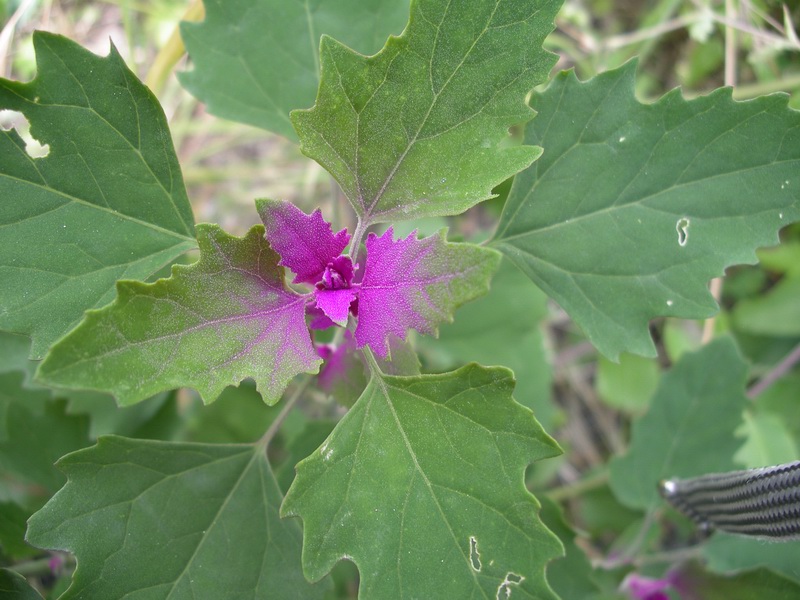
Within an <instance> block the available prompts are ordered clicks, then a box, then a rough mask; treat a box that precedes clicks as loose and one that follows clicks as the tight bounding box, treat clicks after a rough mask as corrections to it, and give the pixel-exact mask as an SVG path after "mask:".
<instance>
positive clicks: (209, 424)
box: [186, 380, 281, 444]
mask: <svg viewBox="0 0 800 600" xmlns="http://www.w3.org/2000/svg"><path fill="white" fill-rule="evenodd" d="M280 410H281V409H280V408H278V407H273V406H266V405H265V404H264V401H263V400H262V399H261V396H260V395H259V393H258V392H257V391H256V386H255V385H254V384H253V382H252V381H249V380H245V381H243V382H242V383H241V385H240V386H239V387H228V388H225V390H224V391H223V392H222V394H220V397H219V398H217V399H216V400H215V401H214V404H212V405H211V406H200V407H199V410H197V411H196V412H195V413H194V415H193V416H192V417H191V418H190V419H189V422H188V423H187V425H186V429H187V432H186V439H187V440H188V441H192V442H204V443H208V444H240V443H250V442H255V441H258V439H259V438H260V437H261V436H262V435H264V432H265V431H266V430H267V428H268V427H269V426H270V423H272V421H273V420H274V419H275V417H276V416H277V414H278V413H279V412H280Z"/></svg>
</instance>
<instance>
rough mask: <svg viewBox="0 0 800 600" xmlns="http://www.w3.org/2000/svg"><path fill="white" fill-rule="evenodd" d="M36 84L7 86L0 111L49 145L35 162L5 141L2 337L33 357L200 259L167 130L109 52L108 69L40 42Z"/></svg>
mask: <svg viewBox="0 0 800 600" xmlns="http://www.w3.org/2000/svg"><path fill="white" fill-rule="evenodd" d="M33 40H34V47H35V49H36V60H37V67H38V74H37V76H36V78H35V79H34V80H33V81H31V82H30V83H18V82H13V81H8V80H5V79H0V109H10V110H15V111H19V112H22V113H23V114H24V115H25V116H26V117H27V119H28V121H29V122H30V124H31V134H32V135H33V137H34V138H36V139H37V140H39V141H40V142H41V143H44V144H48V145H49V147H50V152H49V154H48V155H47V156H46V157H43V158H31V157H30V156H29V155H28V154H27V152H26V150H25V143H24V142H23V141H22V139H21V138H20V137H19V135H18V134H17V132H16V131H15V130H10V131H4V130H0V281H2V282H3V285H2V286H0V329H5V330H8V331H15V332H19V333H24V334H27V335H30V336H31V337H32V338H33V347H32V349H31V355H32V357H35V358H41V357H42V356H43V355H44V353H45V351H46V349H47V348H48V347H49V346H50V345H51V344H52V343H53V342H54V341H55V340H57V339H58V338H60V337H61V336H62V335H63V334H65V333H66V332H67V331H69V330H70V329H71V328H72V327H74V326H75V325H76V324H77V323H78V321H79V320H80V318H81V316H82V314H83V312H84V311H85V310H86V309H89V308H92V307H99V306H103V305H104V304H107V303H108V302H110V301H111V300H112V299H113V297H114V284H115V282H116V281H117V280H118V279H121V278H130V279H145V278H147V277H148V276H149V275H151V274H152V273H154V272H156V271H157V270H158V269H160V268H161V267H163V266H164V265H166V264H168V263H170V262H171V261H172V260H174V259H175V258H176V257H177V256H179V255H181V254H183V253H184V252H186V251H187V250H188V249H190V248H193V247H195V245H196V243H195V239H194V221H193V217H192V212H191V208H190V206H189V201H188V199H187V197H186V190H185V188H184V184H183V176H182V175H181V171H180V167H179V165H178V161H177V157H176V156H175V150H174V148H173V146H172V140H171V138H170V133H169V129H168V128H167V122H166V118H165V117H164V113H163V111H162V110H161V107H160V106H159V104H158V102H157V100H156V99H155V97H154V96H153V95H152V93H150V91H149V90H148V89H147V88H146V87H145V86H144V85H142V84H141V83H140V82H139V81H138V80H137V79H136V77H135V76H134V75H133V73H131V72H130V71H129V70H128V68H127V67H126V66H125V63H124V62H123V60H122V58H121V57H120V56H119V54H118V53H117V51H116V50H115V49H114V48H113V47H112V49H111V53H110V54H109V55H108V56H107V57H104V58H101V57H98V56H95V55H94V54H91V53H90V52H89V51H87V50H85V49H83V48H81V47H80V46H78V45H77V44H75V43H74V42H71V41H69V40H67V39H66V38H63V37H60V36H57V35H52V34H49V33H42V32H38V33H36V34H34V38H33Z"/></svg>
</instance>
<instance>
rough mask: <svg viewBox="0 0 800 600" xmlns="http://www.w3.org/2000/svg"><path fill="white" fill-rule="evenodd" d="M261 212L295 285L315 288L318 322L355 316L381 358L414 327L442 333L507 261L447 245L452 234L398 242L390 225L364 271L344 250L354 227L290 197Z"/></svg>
mask: <svg viewBox="0 0 800 600" xmlns="http://www.w3.org/2000/svg"><path fill="white" fill-rule="evenodd" d="M258 211H259V214H260V215H261V219H262V220H263V221H264V226H265V228H266V238H267V241H268V242H269V245H270V246H271V247H272V249H273V250H275V251H276V252H277V253H278V254H279V255H280V257H281V260H280V263H279V264H280V265H282V266H284V267H287V268H289V269H291V271H292V272H293V273H294V274H295V278H294V280H293V283H305V284H310V285H312V286H314V287H313V290H312V291H311V292H309V293H308V303H307V304H306V311H307V314H308V315H309V316H310V317H311V323H310V327H311V328H312V329H325V328H327V327H330V326H332V325H334V324H336V325H339V326H342V327H344V326H346V325H347V322H348V319H349V317H350V315H353V316H354V317H357V318H358V324H357V326H356V328H355V332H354V334H353V335H354V337H355V346H356V347H357V348H363V347H365V346H369V347H370V348H371V349H372V351H373V352H375V354H376V355H378V356H379V357H381V358H386V357H387V356H388V354H389V348H388V344H387V339H388V337H389V336H390V335H395V336H397V337H398V338H399V339H401V340H402V339H405V337H406V333H407V331H408V330H409V329H415V330H417V331H418V332H420V333H423V334H433V335H435V334H436V331H437V326H438V324H439V323H441V322H442V321H451V320H452V313H453V311H454V310H455V308H456V307H457V306H459V305H460V304H463V303H464V302H467V301H469V300H472V299H473V298H475V297H477V296H480V295H482V294H484V293H486V291H488V288H489V280H490V278H491V276H492V274H493V273H494V271H495V269H496V268H497V266H498V264H499V261H500V256H499V254H498V253H497V252H496V251H494V250H489V249H487V248H480V247H478V246H473V245H470V244H450V243H447V242H446V240H445V237H444V231H442V232H440V233H439V234H438V235H432V236H430V237H427V238H424V239H421V240H418V239H417V238H416V233H412V234H411V235H409V236H408V237H405V238H401V239H399V240H395V239H394V232H393V229H392V228H391V227H389V228H388V229H387V230H386V232H385V233H384V234H383V235H381V236H376V235H375V234H372V233H371V234H370V235H369V237H368V238H367V240H366V244H365V245H366V250H367V256H366V260H365V263H364V269H363V272H362V271H360V270H359V265H358V264H354V263H353V258H351V256H348V255H346V254H342V253H343V252H344V250H345V248H347V245H348V244H349V243H350V235H349V234H348V233H347V230H345V229H343V230H341V231H339V232H338V233H334V232H333V228H332V227H331V225H330V223H328V222H327V221H325V219H324V218H323V217H322V213H321V212H320V210H319V209H317V210H315V211H314V212H313V213H312V214H310V215H307V214H305V213H304V212H303V211H301V210H300V209H298V208H297V207H296V206H294V205H293V204H290V203H288V202H281V201H277V200H259V201H258ZM350 253H351V255H353V254H354V250H353V249H351V252H350Z"/></svg>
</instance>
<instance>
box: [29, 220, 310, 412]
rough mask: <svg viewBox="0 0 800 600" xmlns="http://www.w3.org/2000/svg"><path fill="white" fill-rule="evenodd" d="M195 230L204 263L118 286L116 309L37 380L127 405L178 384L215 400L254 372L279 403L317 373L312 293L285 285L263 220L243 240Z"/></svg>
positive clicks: (90, 325) (93, 323)
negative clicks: (309, 312) (300, 378)
mask: <svg viewBox="0 0 800 600" xmlns="http://www.w3.org/2000/svg"><path fill="white" fill-rule="evenodd" d="M197 234H198V244H199V246H200V253H201V257H200V260H199V261H198V262H197V263H195V264H193V265H190V266H183V265H176V266H175V267H173V271H172V277H171V278H170V279H162V280H159V281H157V282H156V283H153V284H144V283H139V282H134V281H125V282H120V283H119V284H118V287H117V291H118V296H117V300H116V301H115V302H114V303H113V304H112V305H110V306H109V307H107V308H104V309H101V310H98V311H91V312H89V313H87V315H86V319H85V320H84V321H83V323H81V325H80V326H79V327H78V328H77V329H75V330H74V331H73V332H72V333H70V335H69V336H67V337H66V338H64V339H63V340H62V341H60V342H59V343H58V344H56V345H55V346H53V349H52V350H51V352H50V354H49V355H48V357H47V359H46V360H45V361H44V362H43V363H42V365H41V367H40V368H39V371H38V378H39V380H41V381H42V382H46V383H50V384H52V385H59V386H63V387H74V388H90V389H94V390H100V391H107V392H110V393H112V394H114V396H115V397H116V398H117V400H118V402H119V403H120V404H121V405H123V406H124V405H128V404H133V403H135V402H138V401H140V400H143V399H145V398H147V397H149V396H151V395H153V394H156V393H158V392H161V391H164V390H169V389H172V388H175V387H179V386H192V387H194V388H195V389H197V390H198V391H199V392H200V395H201V396H202V397H203V400H204V401H205V402H206V403H209V402H213V401H214V400H215V399H216V398H217V396H219V395H220V393H221V392H222V390H224V389H225V387H226V386H228V385H237V384H238V383H239V382H240V381H241V380H242V379H245V378H246V377H253V378H254V379H255V380H256V385H257V387H258V390H259V391H260V392H261V393H262V395H263V396H264V400H265V401H266V402H267V403H268V404H274V403H275V402H277V401H278V399H280V396H281V394H282V392H283V390H284V389H285V388H286V384H287V383H288V382H289V381H290V380H291V379H292V378H293V377H294V376H295V375H297V374H298V373H301V372H304V371H305V372H310V373H313V372H315V371H316V369H317V366H318V364H319V362H320V360H319V358H318V357H317V356H316V353H315V352H314V349H313V347H312V346H311V339H310V338H309V337H308V332H307V331H306V328H305V322H304V312H303V311H304V298H303V297H302V296H299V295H297V294H295V293H294V292H292V291H291V290H289V289H288V288H287V287H286V286H285V283H284V280H283V278H284V275H283V268H282V267H278V266H277V265H278V260H279V258H278V256H277V254H275V253H274V252H273V251H272V250H271V249H270V247H269V245H268V244H267V242H266V240H265V239H264V228H263V226H261V225H257V226H255V227H253V228H252V229H251V230H250V231H249V232H248V234H247V235H246V236H245V237H243V238H236V237H233V236H229V235H228V234H226V233H225V232H223V231H222V230H221V229H220V228H219V227H217V226H216V225H203V226H200V227H198V229H197ZM287 345H288V346H290V347H291V348H292V352H284V351H283V348H284V346H287Z"/></svg>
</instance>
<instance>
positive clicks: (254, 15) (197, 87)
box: [180, 0, 408, 140]
mask: <svg viewBox="0 0 800 600" xmlns="http://www.w3.org/2000/svg"><path fill="white" fill-rule="evenodd" d="M203 5H204V6H205V10H206V19H205V21H203V22H202V23H183V24H182V26H181V36H182V37H183V41H184V43H185V44H186V48H187V50H188V51H189V56H190V57H191V59H192V64H193V69H192V70H191V71H188V72H184V73H181V74H180V75H181V77H180V79H181V83H183V85H184V87H186V89H187V90H189V91H190V92H191V93H192V94H194V95H195V96H197V97H198V98H199V99H200V100H202V101H203V102H204V103H205V104H206V106H207V107H208V110H209V111H210V112H211V113H213V114H215V115H219V116H220V117H225V118H226V119H232V120H234V121H241V122H243V123H248V124H250V125H255V126H256V127H262V128H263V129H266V130H267V131H274V132H275V133H279V134H281V135H283V136H286V137H288V138H289V139H292V140H295V139H297V134H296V133H295V131H294V129H293V128H292V124H291V123H290V121H289V111H291V110H293V109H295V108H307V107H309V106H311V105H312V104H313V103H314V96H315V95H316V93H317V86H318V85H319V51H318V46H319V37H320V35H322V34H324V35H330V36H332V37H334V38H336V39H337V40H340V41H341V42H343V43H345V44H347V45H348V46H350V47H351V48H354V49H355V50H358V51H359V52H363V53H365V54H372V53H373V52H377V51H378V50H380V48H381V46H383V43H384V41H385V40H386V38H387V37H388V36H389V34H392V33H400V31H401V30H402V29H403V25H404V24H405V22H406V20H407V18H408V2H407V1H404V0H400V1H398V0H303V1H302V2H297V1H294V2H291V1H290V2H287V1H286V0H205V1H204V2H203Z"/></svg>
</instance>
